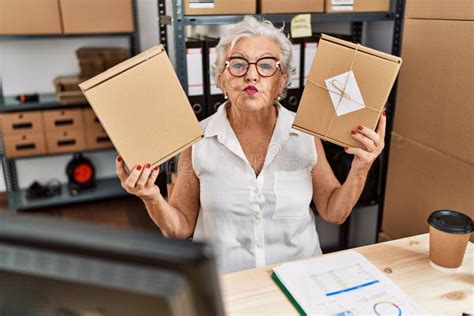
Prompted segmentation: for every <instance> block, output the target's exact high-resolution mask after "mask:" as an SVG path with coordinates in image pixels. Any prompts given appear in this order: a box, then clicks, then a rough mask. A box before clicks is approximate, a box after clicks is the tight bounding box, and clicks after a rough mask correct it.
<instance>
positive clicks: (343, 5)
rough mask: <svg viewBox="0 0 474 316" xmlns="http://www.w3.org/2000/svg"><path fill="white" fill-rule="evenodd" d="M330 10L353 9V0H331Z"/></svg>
mask: <svg viewBox="0 0 474 316" xmlns="http://www.w3.org/2000/svg"><path fill="white" fill-rule="evenodd" d="M331 10H332V11H353V10H354V0H331Z"/></svg>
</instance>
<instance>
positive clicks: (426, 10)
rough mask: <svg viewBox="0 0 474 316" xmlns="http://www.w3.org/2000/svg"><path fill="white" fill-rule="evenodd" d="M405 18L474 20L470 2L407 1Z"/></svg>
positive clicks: (473, 8)
mask: <svg viewBox="0 0 474 316" xmlns="http://www.w3.org/2000/svg"><path fill="white" fill-rule="evenodd" d="M405 18H422V19H446V20H474V2H473V1H472V0H407V1H406V4H405Z"/></svg>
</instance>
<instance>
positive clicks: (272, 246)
mask: <svg viewBox="0 0 474 316" xmlns="http://www.w3.org/2000/svg"><path fill="white" fill-rule="evenodd" d="M227 106H228V104H223V105H222V106H220V108H219V110H218V111H217V113H215V114H214V115H212V116H210V117H209V118H207V119H206V120H203V121H202V122H201V123H200V124H201V127H202V129H203V131H204V138H203V139H202V140H201V141H200V142H198V143H196V144H194V145H193V147H192V164H193V168H194V171H195V173H196V175H197V177H198V178H199V183H200V194H201V196H200V204H201V205H200V210H199V215H198V218H197V224H196V228H195V231H194V236H193V239H194V240H201V241H207V242H209V243H211V244H212V245H213V246H214V250H215V252H216V255H217V264H218V269H219V272H220V273H228V272H233V271H239V270H244V269H250V268H255V267H262V266H265V265H269V264H274V263H279V262H284V261H288V260H294V259H297V258H303V257H309V256H315V255H319V254H321V248H320V245H319V239H318V234H317V232H316V224H315V217H314V214H313V212H312V211H311V210H310V208H309V204H310V202H311V199H312V196H313V185H312V181H311V170H312V169H313V167H314V166H315V165H316V161H317V154H316V148H315V145H314V139H313V137H312V136H310V135H308V134H305V133H302V132H299V131H297V130H294V129H292V128H291V125H292V123H293V120H294V113H293V112H290V111H288V110H287V109H285V108H284V107H282V106H281V105H276V106H277V108H278V117H277V121H276V126H275V129H274V131H273V136H272V139H271V142H270V145H269V147H268V151H267V155H266V157H265V163H264V166H263V169H262V171H261V172H260V174H259V175H258V177H256V176H255V172H254V170H253V169H252V167H251V166H250V164H249V163H248V161H247V158H246V156H245V154H244V152H243V150H242V147H241V146H240V144H239V141H238V140H237V137H236V136H235V134H234V131H233V130H232V127H231V125H230V122H229V120H228V119H227V112H226V110H225V107H227Z"/></svg>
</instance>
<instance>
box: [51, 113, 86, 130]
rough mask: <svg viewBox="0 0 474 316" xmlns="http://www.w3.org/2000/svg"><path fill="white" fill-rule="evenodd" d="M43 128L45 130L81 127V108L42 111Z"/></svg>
mask: <svg viewBox="0 0 474 316" xmlns="http://www.w3.org/2000/svg"><path fill="white" fill-rule="evenodd" d="M43 122H44V129H45V130H46V131H47V132H55V131H58V130H63V129H67V130H74V129H82V126H83V124H82V111H81V109H71V110H50V111H43Z"/></svg>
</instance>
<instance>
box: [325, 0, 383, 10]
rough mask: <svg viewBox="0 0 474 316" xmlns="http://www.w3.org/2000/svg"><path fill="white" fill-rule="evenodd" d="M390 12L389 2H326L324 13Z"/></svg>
mask: <svg viewBox="0 0 474 316" xmlns="http://www.w3.org/2000/svg"><path fill="white" fill-rule="evenodd" d="M389 10H390V0H346V1H340V0H326V12H328V13H341V12H385V11H389Z"/></svg>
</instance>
